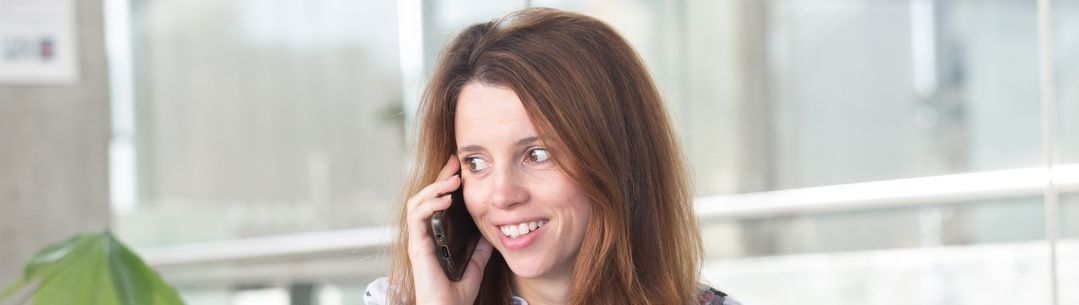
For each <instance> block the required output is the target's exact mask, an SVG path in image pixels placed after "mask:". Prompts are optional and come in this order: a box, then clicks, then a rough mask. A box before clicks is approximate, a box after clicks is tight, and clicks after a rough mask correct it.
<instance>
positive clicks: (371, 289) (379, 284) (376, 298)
mask: <svg viewBox="0 0 1079 305" xmlns="http://www.w3.org/2000/svg"><path fill="white" fill-rule="evenodd" d="M389 291H390V278H389V277H380V278H378V279H376V280H374V281H372V282H371V283H370V284H367V291H364V292H363V303H364V304H367V305H389V304H390V301H389V295H390V293H389Z"/></svg>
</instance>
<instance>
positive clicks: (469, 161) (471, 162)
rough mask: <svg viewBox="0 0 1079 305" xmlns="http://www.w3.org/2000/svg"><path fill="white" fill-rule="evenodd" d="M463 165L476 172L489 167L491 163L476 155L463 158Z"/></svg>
mask: <svg viewBox="0 0 1079 305" xmlns="http://www.w3.org/2000/svg"><path fill="white" fill-rule="evenodd" d="M465 166H467V167H468V170H469V171H471V172H478V171H481V170H483V169H485V168H488V167H490V166H491V163H487V161H485V160H483V159H480V158H477V157H468V158H465Z"/></svg>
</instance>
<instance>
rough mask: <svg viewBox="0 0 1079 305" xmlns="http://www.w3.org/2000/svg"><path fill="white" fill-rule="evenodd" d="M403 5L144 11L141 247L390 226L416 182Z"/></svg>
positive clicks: (121, 220) (288, 1)
mask: <svg viewBox="0 0 1079 305" xmlns="http://www.w3.org/2000/svg"><path fill="white" fill-rule="evenodd" d="M397 16H398V14H397V5H396V3H393V2H388V1H362V2H355V1H339V0H318V1H292V0H278V1H260V0H234V1H211V0H198V1H182V2H170V1H139V2H137V3H135V4H134V5H133V7H132V18H133V22H132V26H133V27H134V28H133V30H132V31H131V32H132V35H133V36H134V37H132V41H133V54H134V69H135V82H134V83H135V87H136V88H135V92H136V99H135V100H136V122H137V123H136V134H137V144H136V154H135V157H134V158H135V159H136V160H137V175H136V176H137V177H138V178H137V183H136V184H137V204H136V205H135V207H134V208H133V209H132V210H131V211H129V212H123V213H120V214H119V215H117V218H116V227H117V230H118V232H119V233H120V234H121V235H122V237H123V238H124V239H125V240H127V241H128V242H129V243H131V244H133V245H135V246H156V245H170V244H178V243H192V242H205V241H216V240H228V239H234V238H243V237H253V236H266V235H278V234H288V233H296V232H309V231H322V230H333V229H341V228H350V227H357V226H373V225H383V224H386V223H387V220H388V219H395V218H394V215H396V209H392V208H390V207H391V205H393V203H394V202H396V200H397V199H398V198H396V196H397V195H398V193H399V189H400V187H399V185H400V183H401V177H402V174H403V173H404V171H405V160H404V159H403V158H404V155H405V149H406V148H405V144H404V140H403V139H404V130H403V126H404V124H403V120H404V119H403V116H402V115H401V113H402V111H403V107H402V89H401V88H402V87H401V71H400V64H399V62H400V61H399V57H398V54H399V52H398V37H397V31H396V28H397Z"/></svg>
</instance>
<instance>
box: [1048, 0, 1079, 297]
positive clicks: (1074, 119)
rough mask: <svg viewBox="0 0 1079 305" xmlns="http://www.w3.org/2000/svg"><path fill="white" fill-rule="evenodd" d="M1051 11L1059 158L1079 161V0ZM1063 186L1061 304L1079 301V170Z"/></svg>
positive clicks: (1059, 1) (1066, 0)
mask: <svg viewBox="0 0 1079 305" xmlns="http://www.w3.org/2000/svg"><path fill="white" fill-rule="evenodd" d="M1051 11H1052V20H1053V24H1052V36H1053V47H1054V53H1053V60H1054V62H1053V65H1054V66H1053V68H1054V69H1055V70H1056V71H1055V73H1054V77H1055V78H1054V81H1055V82H1056V91H1055V92H1054V93H1055V94H1056V96H1055V98H1056V100H1055V101H1056V122H1055V123H1056V126H1057V129H1056V132H1057V134H1056V140H1057V142H1056V145H1057V153H1058V159H1057V160H1058V161H1059V163H1062V164H1077V163H1079V58H1077V57H1076V56H1075V55H1074V54H1079V1H1077V0H1054V1H1053V9H1052V10H1051ZM1067 179H1068V180H1070V181H1072V182H1071V183H1070V184H1068V185H1064V186H1061V187H1060V191H1061V194H1060V215H1059V220H1060V242H1058V243H1057V269H1056V270H1057V279H1058V291H1059V297H1060V304H1063V305H1079V291H1077V290H1075V289H1073V288H1072V287H1079V185H1077V184H1076V183H1075V182H1076V181H1079V173H1076V172H1074V171H1073V172H1072V174H1071V176H1070V177H1067Z"/></svg>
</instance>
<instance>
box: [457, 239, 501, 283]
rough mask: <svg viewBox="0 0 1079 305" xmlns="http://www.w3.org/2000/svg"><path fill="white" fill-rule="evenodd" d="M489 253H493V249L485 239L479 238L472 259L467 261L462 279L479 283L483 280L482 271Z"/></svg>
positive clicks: (489, 256) (488, 258)
mask: <svg viewBox="0 0 1079 305" xmlns="http://www.w3.org/2000/svg"><path fill="white" fill-rule="evenodd" d="M491 253H494V247H493V246H491V243H490V242H488V241H487V239H486V238H483V237H482V236H481V237H480V241H479V242H478V243H476V250H475V252H472V258H471V259H469V261H468V267H466V268H467V269H465V274H464V277H463V278H464V279H465V280H467V281H470V282H471V281H476V282H479V280H480V279H482V278H483V270H484V269H486V267H487V261H489V260H490V259H491Z"/></svg>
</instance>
